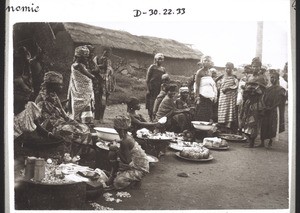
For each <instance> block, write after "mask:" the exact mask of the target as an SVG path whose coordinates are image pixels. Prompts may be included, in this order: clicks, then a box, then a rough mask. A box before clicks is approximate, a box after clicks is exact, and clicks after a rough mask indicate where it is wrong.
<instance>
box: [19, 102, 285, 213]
mask: <svg viewBox="0 0 300 213" xmlns="http://www.w3.org/2000/svg"><path fill="white" fill-rule="evenodd" d="M125 112H126V107H125V105H112V106H108V108H107V110H106V115H105V124H103V125H102V126H107V127H111V126H112V119H113V118H114V117H115V116H116V115H118V114H122V113H125ZM140 112H141V113H142V114H143V115H144V116H145V117H146V118H147V115H146V111H145V109H144V106H142V109H141V111H140ZM286 120H287V110H286ZM257 143H258V140H257ZM243 145H245V143H234V142H230V143H229V146H230V148H229V150H223V151H213V150H211V154H212V156H213V158H214V159H213V160H212V161H210V162H191V161H185V160H182V159H179V158H178V157H177V156H176V155H175V152H176V151H173V150H171V149H169V150H168V151H167V153H166V155H165V156H161V157H160V159H159V162H158V163H156V164H155V165H154V166H152V167H151V169H150V173H149V174H147V175H146V176H145V177H144V179H143V180H142V185H141V187H140V188H139V189H126V190H123V191H126V192H129V193H130V194H131V198H121V199H122V200H123V202H120V203H116V202H107V201H105V199H104V198H103V196H99V197H97V198H95V200H93V201H92V202H96V203H98V204H100V205H102V206H106V207H110V208H113V209H115V210H205V209H287V208H288V207H289V190H288V187H289V177H288V176H289V173H288V172H289V170H288V131H287V125H286V131H285V132H283V133H281V134H280V135H279V141H278V142H274V143H273V147H272V148H271V149H266V148H255V149H249V148H245V147H243ZM16 168H17V167H15V169H16ZM182 172H185V173H187V174H188V177H179V176H177V174H178V173H182ZM110 193H112V194H113V195H115V194H116V192H114V191H113V192H110ZM114 197H115V196H114ZM115 198H116V197H115ZM86 204H87V205H89V203H86Z"/></svg>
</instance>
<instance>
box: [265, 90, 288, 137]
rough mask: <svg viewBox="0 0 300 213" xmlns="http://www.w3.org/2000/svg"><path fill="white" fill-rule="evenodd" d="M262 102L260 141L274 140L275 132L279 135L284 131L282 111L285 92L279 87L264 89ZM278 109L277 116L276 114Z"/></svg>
mask: <svg viewBox="0 0 300 213" xmlns="http://www.w3.org/2000/svg"><path fill="white" fill-rule="evenodd" d="M262 101H263V104H264V114H263V117H262V123H261V140H265V139H271V138H274V137H276V134H277V132H278V133H281V132H283V131H284V130H285V127H284V110H285V101H286V91H285V89H284V88H283V87H281V86H279V85H273V86H271V87H269V88H267V89H266V91H265V94H264V96H263V98H262ZM278 109H279V115H278V113H277V110H278ZM278 127H279V129H278Z"/></svg>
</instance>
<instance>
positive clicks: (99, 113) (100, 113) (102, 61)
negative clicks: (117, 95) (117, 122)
mask: <svg viewBox="0 0 300 213" xmlns="http://www.w3.org/2000/svg"><path fill="white" fill-rule="evenodd" d="M110 55H111V49H110V48H104V50H103V54H102V56H101V57H100V58H99V57H98V56H95V57H94V59H93V61H94V63H95V64H96V67H97V69H96V70H97V76H96V78H97V86H96V88H95V89H94V91H95V95H96V98H97V99H98V100H97V103H96V104H95V120H96V122H100V123H102V122H103V117H104V112H105V108H106V104H107V100H108V98H109V95H110V92H111V91H112V87H111V86H109V85H112V84H111V82H112V81H114V80H113V79H114V72H113V68H112V63H111V60H110ZM96 93H97V94H96Z"/></svg>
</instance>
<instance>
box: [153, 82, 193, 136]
mask: <svg viewBox="0 0 300 213" xmlns="http://www.w3.org/2000/svg"><path fill="white" fill-rule="evenodd" d="M176 88H177V86H176V85H175V84H170V85H169V86H168V87H167V89H166V92H167V95H166V96H165V97H164V99H163V100H162V102H161V104H160V105H159V108H158V111H157V113H156V120H159V119H160V118H162V117H167V123H166V130H167V131H172V132H177V133H179V132H183V131H184V130H186V129H189V127H190V121H189V120H188V116H187V115H186V113H189V111H190V109H189V108H186V109H177V108H176V105H175V103H174V102H175V100H174V98H175V94H176Z"/></svg>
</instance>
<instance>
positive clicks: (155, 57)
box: [154, 53, 164, 60]
mask: <svg viewBox="0 0 300 213" xmlns="http://www.w3.org/2000/svg"><path fill="white" fill-rule="evenodd" d="M159 58H162V59H164V54H162V53H156V54H155V56H154V60H158V59H159Z"/></svg>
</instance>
